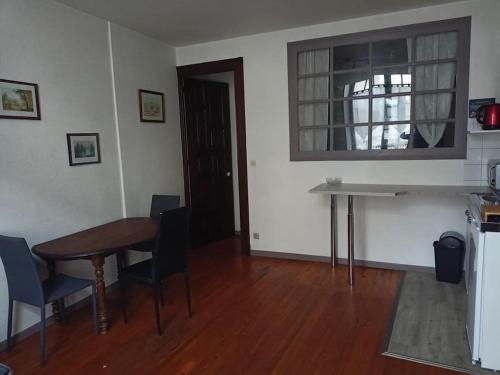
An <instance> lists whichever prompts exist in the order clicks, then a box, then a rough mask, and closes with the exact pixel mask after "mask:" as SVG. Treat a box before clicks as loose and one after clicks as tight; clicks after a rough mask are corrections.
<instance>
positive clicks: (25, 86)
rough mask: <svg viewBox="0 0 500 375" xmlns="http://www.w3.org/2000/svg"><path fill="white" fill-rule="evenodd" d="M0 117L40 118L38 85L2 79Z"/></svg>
mask: <svg viewBox="0 0 500 375" xmlns="http://www.w3.org/2000/svg"><path fill="white" fill-rule="evenodd" d="M0 118H5V119H19V120H40V101H39V99H38V85H37V84H35V83H28V82H19V81H9V80H7V79H0Z"/></svg>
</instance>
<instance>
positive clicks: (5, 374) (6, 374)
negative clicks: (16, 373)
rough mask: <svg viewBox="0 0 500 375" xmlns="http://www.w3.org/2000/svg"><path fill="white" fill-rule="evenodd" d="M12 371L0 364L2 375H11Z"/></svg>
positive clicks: (0, 373) (0, 374)
mask: <svg viewBox="0 0 500 375" xmlns="http://www.w3.org/2000/svg"><path fill="white" fill-rule="evenodd" d="M10 374H12V371H11V370H10V368H8V367H7V366H5V365H3V364H1V363H0V375H10Z"/></svg>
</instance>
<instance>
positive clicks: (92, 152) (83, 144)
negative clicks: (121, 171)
mask: <svg viewBox="0 0 500 375" xmlns="http://www.w3.org/2000/svg"><path fill="white" fill-rule="evenodd" d="M66 138H67V140H68V154H69V165H71V166H73V165H84V164H97V163H100V162H101V149H100V146H99V134H98V133H69V134H66Z"/></svg>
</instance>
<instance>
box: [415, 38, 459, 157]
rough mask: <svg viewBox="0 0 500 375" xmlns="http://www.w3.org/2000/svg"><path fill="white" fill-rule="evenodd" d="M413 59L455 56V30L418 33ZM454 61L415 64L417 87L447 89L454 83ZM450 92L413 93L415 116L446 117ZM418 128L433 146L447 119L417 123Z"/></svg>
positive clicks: (430, 118) (450, 99)
mask: <svg viewBox="0 0 500 375" xmlns="http://www.w3.org/2000/svg"><path fill="white" fill-rule="evenodd" d="M416 43H417V45H416V51H417V52H416V60H417V61H426V60H436V59H446V58H454V57H455V56H456V50H457V35H456V33H455V32H450V33H441V34H433V35H426V36H421V37H418V38H417V40H416ZM455 75H456V65H455V63H443V64H429V65H420V66H417V68H416V72H415V85H416V90H417V91H420V90H436V89H449V88H453V87H454V83H455ZM452 102H453V95H452V94H447V93H443V94H428V95H418V96H416V97H415V118H416V119H417V120H436V119H447V118H449V116H450V110H451V105H452ZM417 129H418V131H419V133H420V135H421V136H422V138H423V139H424V140H425V141H426V142H427V144H428V147H430V148H432V147H435V146H436V145H437V144H438V143H439V141H440V140H441V138H442V137H443V134H444V131H445V130H446V123H444V122H443V123H433V124H418V125H417Z"/></svg>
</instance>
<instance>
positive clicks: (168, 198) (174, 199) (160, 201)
mask: <svg viewBox="0 0 500 375" xmlns="http://www.w3.org/2000/svg"><path fill="white" fill-rule="evenodd" d="M180 205H181V197H180V195H159V194H153V195H152V196H151V208H150V211H149V216H150V217H151V218H153V219H156V220H159V219H160V214H161V213H162V212H163V211H168V210H172V209H174V208H179V207H180ZM154 244H155V241H154V240H151V241H145V242H141V243H138V244H136V245H134V246H133V247H132V248H131V249H129V250H134V251H142V252H152V251H153V248H154ZM120 262H123V263H124V265H125V263H126V259H125V255H122V259H119V260H118V267H120Z"/></svg>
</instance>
